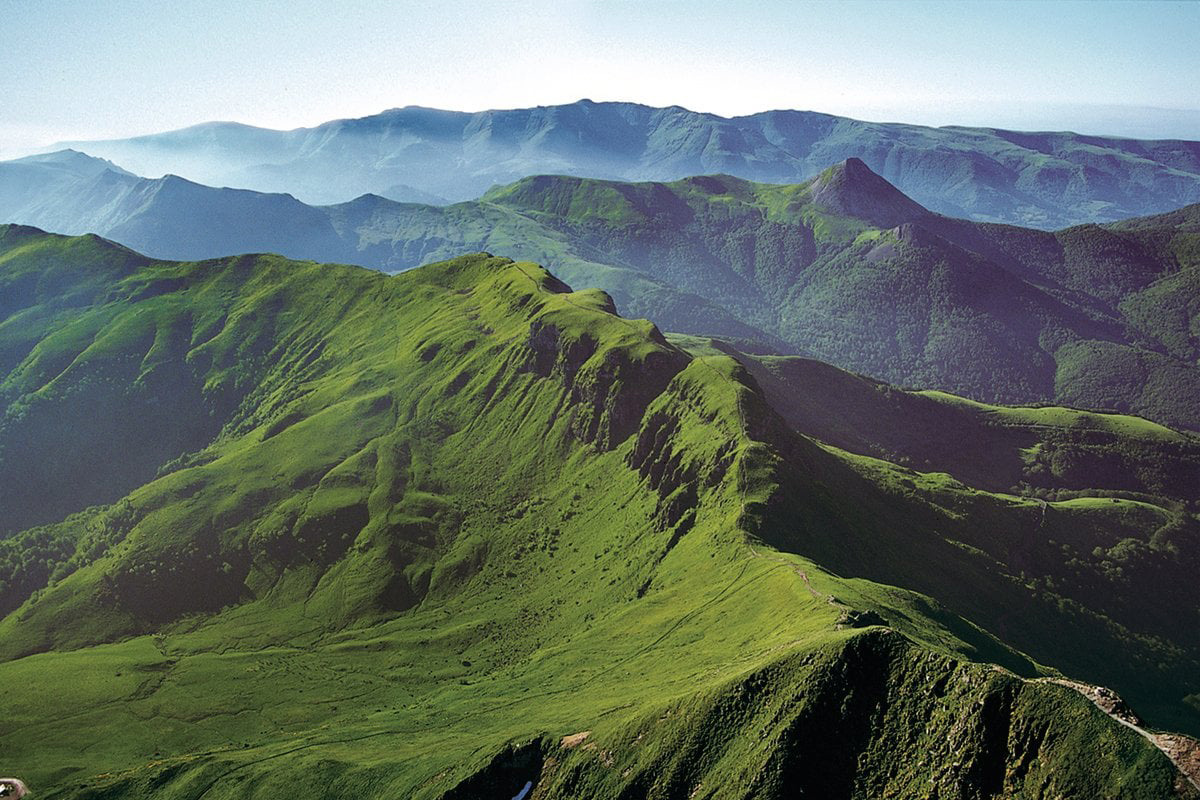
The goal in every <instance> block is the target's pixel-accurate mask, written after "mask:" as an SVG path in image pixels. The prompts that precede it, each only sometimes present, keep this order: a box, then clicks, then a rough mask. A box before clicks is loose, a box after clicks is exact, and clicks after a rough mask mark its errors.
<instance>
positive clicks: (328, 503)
mask: <svg viewBox="0 0 1200 800" xmlns="http://www.w3.org/2000/svg"><path fill="white" fill-rule="evenodd" d="M2 230H3V235H2V236H3V238H2V240H0V247H2V249H3V256H2V257H0V271H2V274H3V275H4V276H5V280H6V281H9V282H10V283H9V285H10V286H15V287H21V288H20V291H11V292H7V293H5V294H4V295H3V296H4V297H6V298H8V297H15V298H16V300H15V301H13V302H12V303H11V306H10V307H6V309H5V313H6V314H7V315H8V317H7V318H8V319H9V320H14V319H15V320H24V324H23V325H15V324H14V325H11V326H9V332H8V334H6V335H8V336H10V337H12V338H11V339H9V340H8V341H10V344H9V345H7V349H6V351H5V352H6V353H8V355H7V356H6V358H7V360H6V362H5V367H4V369H5V375H6V378H5V381H6V383H5V384H4V385H5V386H6V387H11V388H9V389H7V390H6V391H8V392H9V394H6V395H5V403H6V405H5V408H4V417H3V419H4V424H3V425H2V426H0V446H2V447H3V449H2V450H0V467H2V468H3V469H5V470H8V471H9V473H8V474H10V475H15V474H16V473H17V472H18V469H17V467H16V466H15V464H14V461H13V459H14V458H19V463H20V465H21V466H22V467H23V468H24V469H25V470H27V471H30V472H31V473H32V474H46V475H55V476H57V479H58V480H61V482H62V484H63V485H62V487H61V490H60V492H59V494H58V497H57V500H56V505H55V507H54V508H53V509H50V508H45V509H39V508H37V507H36V503H32V502H31V503H29V506H31V507H24V508H23V507H19V506H15V505H10V503H11V501H10V499H9V497H10V496H9V495H8V494H5V496H4V500H3V501H2V502H3V503H4V506H3V507H2V509H0V510H2V511H3V514H2V516H4V517H5V518H10V517H11V516H12V515H13V514H14V513H22V514H25V515H27V517H28V518H29V519H30V520H32V522H30V523H29V524H38V523H40V522H43V521H44V522H45V524H43V525H40V527H32V528H28V529H26V530H20V531H18V532H15V533H10V534H9V535H8V536H7V537H6V538H5V539H3V540H2V541H0V555H2V556H3V561H2V562H0V568H3V569H4V570H5V573H4V575H6V576H7V577H4V578H2V580H3V583H2V584H0V601H2V602H3V603H4V604H5V606H4V610H5V611H8V610H9V609H11V611H10V613H7V615H6V616H5V617H4V618H3V620H2V621H0V656H2V657H3V659H4V660H3V662H0V693H2V696H3V698H4V702H5V706H6V710H7V713H8V720H9V724H8V725H6V727H5V730H4V731H3V732H0V747H3V749H4V752H5V754H6V757H7V759H8V760H7V761H6V764H7V765H8V766H7V767H6V768H7V769H11V770H13V771H15V772H18V773H20V774H22V775H23V776H25V777H27V778H29V779H30V781H31V785H33V786H34V787H35V791H37V792H38V793H39V795H42V794H45V795H46V796H55V797H89V798H99V797H104V798H115V797H144V796H151V795H152V796H154V797H166V798H172V797H179V798H189V799H190V800H194V798H198V797H207V798H219V797H231V798H232V797H239V798H244V797H263V798H268V797H278V796H279V795H280V793H285V792H288V791H290V789H289V788H288V787H294V786H295V785H296V783H297V781H299V782H301V783H302V784H303V785H305V786H309V787H316V788H315V789H314V790H313V791H315V792H316V793H317V794H318V795H319V796H322V797H337V796H347V795H349V794H354V795H360V796H414V797H494V796H510V797H511V796H513V795H516V794H517V793H519V792H520V791H521V789H522V787H523V786H524V785H525V783H526V782H529V783H532V784H536V793H537V795H536V796H539V797H548V798H552V797H564V798H565V797H579V796H614V797H615V796H652V797H684V796H689V797H756V798H767V797H782V796H790V795H791V794H794V793H795V792H796V791H804V792H808V793H812V794H817V795H824V796H831V795H832V796H856V797H868V796H872V797H873V796H880V795H885V794H889V793H891V794H896V795H900V796H915V795H922V794H926V793H928V792H929V791H930V788H929V787H930V786H931V785H932V786H933V787H936V788H937V791H938V792H939V794H947V795H955V796H964V797H989V796H995V795H1020V794H1033V793H1035V792H1037V793H1042V794H1047V793H1048V794H1052V795H1056V796H1059V795H1061V796H1079V797H1093V796H1099V795H1105V796H1114V797H1131V798H1133V797H1138V798H1141V797H1169V796H1176V791H1177V789H1176V784H1177V782H1178V781H1179V776H1178V774H1177V773H1176V771H1175V770H1174V768H1173V766H1172V765H1171V763H1170V762H1169V761H1168V760H1167V759H1166V757H1165V756H1164V755H1163V754H1162V753H1161V752H1159V751H1158V750H1157V749H1155V748H1154V747H1153V746H1152V745H1151V744H1150V743H1149V742H1147V741H1146V740H1145V739H1143V738H1141V737H1140V736H1139V735H1138V734H1137V733H1136V732H1134V731H1131V730H1129V729H1128V728H1125V727H1123V726H1121V725H1118V724H1117V723H1116V722H1114V721H1113V720H1111V719H1110V718H1109V717H1107V716H1105V715H1104V714H1103V713H1102V712H1101V711H1100V710H1099V709H1097V708H1096V707H1095V706H1093V705H1092V704H1091V703H1090V702H1089V701H1088V700H1086V699H1084V698H1083V697H1082V696H1081V695H1079V694H1077V693H1076V692H1074V691H1073V690H1071V689H1068V688H1064V687H1062V686H1057V685H1053V684H1049V683H1044V682H1032V681H1029V680H1027V679H1030V678H1034V677H1036V676H1038V675H1045V674H1050V673H1051V672H1052V670H1053V669H1055V668H1061V669H1064V670H1068V671H1069V672H1070V673H1071V674H1073V675H1076V676H1078V677H1081V678H1083V679H1087V680H1097V681H1103V682H1106V683H1109V684H1110V685H1112V686H1114V688H1116V689H1118V690H1119V691H1122V692H1123V693H1124V694H1126V696H1127V697H1128V698H1129V699H1130V700H1131V701H1132V702H1133V703H1134V704H1135V706H1136V707H1137V708H1138V709H1139V710H1140V711H1142V712H1143V713H1145V714H1146V715H1147V716H1149V718H1150V720H1151V722H1152V723H1154V724H1158V725H1167V726H1172V727H1177V728H1182V729H1185V730H1190V731H1193V732H1194V731H1197V730H1198V729H1200V724H1198V723H1200V709H1196V708H1195V707H1194V705H1190V703H1194V695H1195V694H1196V693H1197V692H1198V691H1200V686H1197V685H1196V684H1195V676H1196V675H1197V674H1200V672H1198V671H1197V653H1198V652H1200V646H1198V643H1197V641H1196V633H1195V632H1196V630H1197V627H1196V625H1195V624H1194V620H1190V619H1188V618H1186V615H1185V613H1184V612H1181V611H1179V609H1193V610H1194V609H1195V608H1196V607H1197V605H1196V602H1195V600H1196V598H1195V596H1194V589H1193V588H1191V587H1193V586H1194V583H1193V582H1192V581H1190V580H1189V576H1190V575H1192V574H1194V569H1195V566H1196V563H1195V562H1196V550H1195V544H1194V543H1195V541H1196V537H1195V532H1196V526H1195V521H1194V519H1193V518H1191V517H1190V516H1188V515H1187V514H1185V513H1182V512H1176V511H1172V510H1171V509H1169V508H1164V507H1162V506H1159V505H1155V504H1154V503H1151V502H1146V501H1139V502H1133V501H1121V502H1120V503H1118V504H1113V503H1112V502H1111V500H1110V499H1108V498H1103V499H1095V498H1082V499H1077V500H1071V501H1066V502H1061V503H1052V504H1050V510H1047V508H1046V506H1045V505H1041V504H1039V503H1037V502H1036V501H1033V500H1026V499H1022V498H1018V497H1013V496H1006V495H1000V494H992V493H987V492H982V491H978V490H975V489H972V488H969V487H967V486H965V485H962V484H959V483H956V482H954V481H952V480H950V479H949V478H948V477H947V476H945V475H939V474H936V473H917V472H913V471H911V470H908V469H905V468H901V467H897V466H894V465H891V464H889V463H887V462H883V461H877V460H873V459H869V458H866V457H864V456H856V455H851V454H849V453H847V452H845V451H843V450H839V449H835V448H832V447H830V446H827V445H822V444H819V443H817V442H814V441H813V440H811V439H809V438H806V437H804V436H801V435H800V434H799V433H797V432H796V431H795V430H794V429H793V428H791V427H790V426H789V425H788V423H787V421H786V420H785V418H784V417H782V416H780V415H779V414H778V413H777V412H776V411H775V410H774V409H773V408H772V406H771V404H770V402H769V401H768V395H767V394H764V390H763V389H762V387H760V385H759V384H758V382H757V381H756V380H755V379H754V377H753V375H752V374H751V373H750V372H748V371H747V369H746V368H745V367H744V366H743V365H742V363H739V361H738V360H737V359H735V358H733V357H731V356H729V355H726V354H723V353H702V354H700V355H693V354H689V353H688V352H686V351H685V350H683V349H680V348H679V347H677V346H675V345H673V344H671V343H670V342H669V341H668V340H666V339H665V338H664V337H663V336H662V335H661V334H660V333H659V332H658V330H657V329H656V328H655V327H654V326H653V325H652V324H650V323H648V322H645V321H637V320H626V319H623V318H621V317H618V316H616V315H614V314H613V313H612V304H611V300H610V299H609V298H608V297H607V296H606V295H604V294H603V293H601V292H597V291H594V290H585V291H579V292H572V291H570V290H569V288H568V287H567V286H566V285H565V284H563V283H561V282H560V281H558V280H557V279H556V278H554V277H553V276H552V275H550V274H549V273H547V272H546V271H545V270H543V269H541V268H540V267H537V266H535V265H533V264H528V263H515V262H512V261H509V260H507V259H500V258H493V257H490V256H487V255H476V256H467V257H463V258H460V259H456V260H453V261H449V262H445V263H441V264H436V265H431V266H428V267H425V268H422V269H420V270H414V271H411V272H408V273H405V274H402V275H399V276H395V277H389V276H385V275H382V274H380V273H377V272H372V271H368V270H363V269H358V268H353V267H342V266H336V265H327V264H325V265H321V264H314V263H311V262H290V261H286V260H284V259H280V258H278V257H274V256H257V257H238V258H231V259H222V260H217V261H209V262H200V263H188V264H180V263H168V262H154V261H150V260H148V259H144V258H141V257H138V256H136V255H135V254H132V253H130V252H129V251H126V250H124V249H122V248H119V247H115V246H113V245H111V244H110V243H107V242H104V241H102V240H97V239H95V238H87V237H85V238H79V239H68V238H62V237H53V236H45V235H42V234H39V233H37V232H35V231H32V230H30V229H20V228H13V227H8V228H4V229H2ZM41 275H45V276H46V278H45V282H44V283H39V280H40V278H39V277H38V276H41ZM50 320H53V321H52V322H51V321H50ZM39 326H40V327H39ZM76 330H78V331H79V332H78V333H72V335H70V336H67V337H65V338H64V337H63V336H62V334H61V332H63V331H69V332H70V331H76ZM17 331H25V333H24V334H23V335H24V338H19V337H18V336H17V333H16V332H17ZM93 396H95V397H101V398H108V399H106V400H104V402H101V403H98V404H95V405H93V404H81V403H80V402H79V401H78V400H76V399H75V398H78V397H83V398H90V397H93ZM152 398H157V401H156V402H151V399H152ZM181 409H182V410H183V411H185V412H186V413H180V412H181ZM127 416H136V418H137V422H138V424H139V425H141V426H144V427H143V429H144V430H157V429H158V428H156V426H161V427H162V429H163V430H172V431H173V430H176V429H177V427H178V426H180V425H182V426H184V427H187V426H188V425H190V424H191V421H192V420H194V419H196V418H200V419H204V420H206V423H205V424H206V425H207V426H208V427H206V428H205V429H204V430H198V429H192V428H187V430H188V434H187V435H186V436H183V435H181V436H180V438H179V439H177V440H176V441H174V442H172V443H171V444H170V446H166V445H163V446H162V447H161V448H160V451H157V452H142V451H139V450H137V449H136V448H134V443H135V440H138V439H140V438H141V437H140V434H139V432H138V431H136V430H135V431H132V432H131V431H130V427H129V426H130V422H129V420H128V419H127ZM172 420H174V423H175V424H171V421H172ZM52 423H53V425H54V427H55V428H56V429H58V430H61V431H62V432H63V433H62V435H63V436H64V437H65V438H66V439H67V441H66V442H65V443H64V446H65V447H69V448H77V449H78V452H79V453H81V454H83V455H84V456H85V457H86V458H91V459H93V460H92V461H89V462H86V463H88V464H90V465H91V468H92V469H93V470H96V471H106V470H107V471H110V472H111V473H112V474H111V475H110V476H108V477H106V479H105V481H103V482H102V483H103V485H102V487H101V488H102V491H100V490H98V489H96V487H95V486H91V487H89V486H86V485H83V484H80V483H79V482H78V481H77V480H75V479H73V478H72V477H71V476H69V475H67V474H63V473H60V472H55V470H65V469H67V468H65V467H61V466H58V465H59V464H60V463H61V462H63V461H64V460H69V459H63V457H62V454H63V452H72V450H63V449H60V448H59V447H58V446H55V447H46V448H41V449H38V448H33V447H29V446H27V444H25V445H23V444H22V443H25V442H28V441H32V440H31V439H30V438H29V437H32V435H33V434H31V433H23V431H35V430H38V426H50V425H51V424H52ZM22 437H26V438H24V439H23V438H22ZM104 442H107V446H108V454H109V461H108V462H107V465H116V467H117V468H115V469H114V468H113V467H112V466H106V463H105V462H102V461H100V460H99V459H100V455H99V454H100V450H101V445H102V444H103V443H104ZM18 447H20V449H19V451H18V450H17V449H16V448H18ZM176 451H178V452H176ZM93 453H94V454H95V455H91V454H93ZM127 454H129V455H130V457H129V459H128V461H129V465H125V463H124V462H125V461H126V455H127ZM156 462H157V463H156ZM144 469H145V470H149V469H153V470H155V474H154V475H151V476H149V477H146V476H145V474H144ZM39 470H40V471H41V472H40V473H38V472H37V471H39ZM76 489H78V491H76ZM96 503H99V504H100V505H94V504H96ZM39 515H40V516H39ZM1039 520H1040V522H1039ZM21 525H25V523H21ZM12 527H20V526H12ZM931 564H936V565H938V568H937V569H936V570H931V569H930V568H929V566H930V565H931ZM1172 610H1174V611H1175V613H1174V614H1172V613H1171V611H1172ZM985 629H986V630H985ZM989 631H990V632H989ZM993 665H996V666H993ZM1189 697H1191V698H1193V699H1190V700H1189V699H1187V698H1189ZM835 743H836V747H834V746H833V745H834V744H835ZM1183 791H1184V795H1185V796H1188V795H1187V792H1189V791H1190V789H1185V790H1183ZM506 793H507V794H506Z"/></svg>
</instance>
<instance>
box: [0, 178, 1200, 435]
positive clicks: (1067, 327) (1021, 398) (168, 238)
mask: <svg viewBox="0 0 1200 800" xmlns="http://www.w3.org/2000/svg"><path fill="white" fill-rule="evenodd" d="M81 159H82V162H81ZM93 161H94V160H88V159H86V158H85V157H82V156H80V157H78V158H72V159H70V165H71V168H72V169H75V170H76V171H77V172H79V173H80V178H79V187H78V190H77V191H70V192H64V191H63V190H62V188H61V186H59V183H58V182H57V180H58V179H57V178H53V179H52V176H50V175H49V174H48V175H47V177H46V187H47V188H46V191H45V192H44V193H41V194H37V193H35V195H36V198H37V201H36V202H32V201H31V202H27V203H25V204H24V205H21V204H19V203H18V204H15V205H12V206H9V207H0V214H7V215H9V218H11V219H18V220H22V221H25V222H29V223H32V224H37V225H49V226H50V227H55V226H56V225H59V224H60V223H61V224H63V225H65V227H59V228H58V229H59V230H62V231H64V232H74V233H82V232H85V231H89V230H94V231H97V232H100V233H102V234H104V235H107V236H112V237H114V238H115V239H116V240H118V241H121V242H122V243H124V244H126V245H128V246H131V247H134V248H135V249H137V250H139V251H140V252H146V253H148V254H150V255H152V256H155V257H173V258H200V257H208V256H214V255H219V254H224V253H228V252H237V251H241V250H249V251H259V250H272V251H274V250H280V251H282V252H283V253H284V254H285V255H289V256H292V257H306V258H313V259H317V260H337V261H345V262H348V263H358V264H363V265H366V266H375V267H380V268H382V269H387V270H399V269H405V268H409V267H412V266H416V265H418V264H422V263H428V262H432V261H437V260H440V259H444V258H450V257H452V256H454V255H456V254H458V253H460V252H463V251H464V250H486V251H488V252H496V253H502V254H504V255H506V256H510V257H514V258H522V259H528V260H532V261H536V262H538V263H541V264H545V265H546V266H547V267H548V268H550V269H552V270H553V271H554V272H555V274H558V275H561V276H562V277H563V278H564V279H565V280H567V281H569V282H571V283H573V284H576V285H587V286H598V287H601V288H603V289H605V290H606V291H608V292H609V293H610V294H611V295H612V297H613V299H614V300H615V301H616V303H617V307H618V308H619V309H620V310H621V311H622V312H623V313H628V314H630V315H635V316H645V317H648V318H650V319H653V320H654V321H655V322H656V323H658V324H659V325H661V326H663V327H664V328H665V329H668V330H674V331H679V332H683V333H692V334H705V335H714V336H720V337H722V338H725V339H728V340H733V341H737V342H738V343H740V344H741V346H742V347H743V348H748V349H756V350H758V351H760V352H761V351H776V352H791V353H801V354H805V355H811V356H814V357H817V358H819V359H821V360H824V361H828V362H831V363H834V364H837V365H838V366H841V367H845V368H849V369H853V370H855V371H858V372H863V373H866V374H870V375H872V376H874V377H876V378H880V379H883V380H886V381H888V382H890V383H893V384H896V385H901V386H914V387H924V388H937V389H942V390H946V391H951V392H955V393H958V394H963V395H966V396H969V397H972V398H974V399H976V400H980V401H983V402H1001V403H1059V404H1067V405H1073V406H1081V407H1085V408H1094V409H1102V410H1108V411H1118V412H1121V413H1134V414H1139V415H1143V416H1147V417H1150V418H1152V419H1154V420H1156V421H1158V422H1161V423H1165V424H1169V425H1173V426H1176V427H1186V428H1190V429H1193V430H1195V429H1198V428H1200V405H1198V401H1197V398H1198V397H1200V373H1197V370H1196V364H1197V363H1198V360H1200V350H1197V346H1196V341H1198V340H1197V330H1200V329H1198V328H1197V323H1196V320H1197V319H1198V318H1200V317H1198V315H1200V311H1197V309H1196V308H1195V307H1194V306H1195V301H1194V298H1195V296H1196V292H1195V291H1194V290H1195V289H1196V288H1197V287H1196V283H1197V280H1198V279H1197V277H1196V275H1197V274H1198V273H1197V268H1198V266H1200V261H1197V259H1198V258H1200V233H1197V232H1196V230H1195V227H1196V226H1195V225H1194V224H1191V223H1190V222H1189V220H1191V217H1194V216H1195V209H1194V208H1187V209H1182V210H1180V211H1177V212H1173V213H1172V214H1167V215H1160V216H1158V217H1151V218H1146V219H1142V220H1130V221H1127V222H1125V223H1122V224H1120V225H1116V226H1110V227H1099V226H1096V225H1085V226H1081V227H1077V228H1069V229H1065V230H1062V231H1058V232H1056V233H1045V232H1042V231H1037V230H1031V229H1026V228H1016V227H1011V226H1002V225H991V224H980V223H974V222H969V221H965V220H961V219H953V218H949V217H942V216H938V215H936V214H932V213H930V212H928V211H926V210H925V209H924V208H922V207H921V206H919V205H917V204H916V203H915V202H914V201H912V200H911V199H909V198H908V197H906V196H904V195H903V194H901V193H900V192H899V191H898V190H897V189H896V188H895V187H893V186H892V185H890V184H889V183H887V181H885V180H883V179H882V178H881V177H880V176H878V175H876V174H875V173H873V172H872V171H871V170H870V169H869V168H868V167H867V166H866V164H865V163H863V162H861V161H858V160H855V159H850V160H847V161H846V162H844V163H842V164H838V165H835V166H834V167H831V168H829V169H827V170H825V171H824V172H822V173H820V174H819V175H817V176H816V177H814V178H813V179H812V180H811V181H809V182H806V183H803V184H790V185H774V184H756V183H751V182H748V181H744V180H741V179H738V178H732V177H729V176H719V175H718V176H706V177H696V178H687V179H684V180H681V181H677V182H674V183H668V184H662V183H636V184H628V183H620V182H613V181H599V180H593V179H583V178H573V177H566V176H537V177H531V178H526V179H523V180H521V181H518V182H517V183H515V184H512V185H509V186H504V187H498V188H495V189H493V190H492V191H490V192H488V193H487V194H486V195H485V196H484V197H483V198H482V199H480V200H478V201H474V202H470V203H460V204H456V205H452V206H446V207H434V206H425V205H416V204H400V203H393V202H391V201H388V200H385V199H383V198H381V197H375V196H365V197H361V198H359V199H357V200H355V201H353V202H350V203H345V204H342V205H338V206H331V207H326V208H313V207H310V206H305V205H303V204H302V203H299V202H298V201H296V200H294V199H293V198H291V197H288V196H284V195H262V194H256V193H253V192H244V191H234V190H229V189H211V188H208V187H203V186H198V185H196V184H190V183H188V182H186V181H183V180H181V179H178V178H173V177H169V178H164V179H161V180H158V181H146V180H141V179H137V178H134V177H132V176H128V175H118V174H116V173H114V172H112V171H100V172H99V174H96V171H97V170H98V169H99V166H98V165H97V164H96V163H93ZM15 166H18V165H16V164H8V165H0V172H2V171H3V169H4V168H10V169H11V168H13V167H15ZM20 166H21V168H22V169H25V170H28V169H30V168H31V165H28V164H22V165H20ZM46 169H47V170H48V169H49V167H46ZM55 169H56V170H57V171H56V172H55V173H54V175H57V174H58V172H61V170H62V169H64V168H63V167H61V166H56V167H55ZM55 198H58V200H57V201H56V200H55ZM56 202H57V203H58V205H56ZM64 204H65V205H64Z"/></svg>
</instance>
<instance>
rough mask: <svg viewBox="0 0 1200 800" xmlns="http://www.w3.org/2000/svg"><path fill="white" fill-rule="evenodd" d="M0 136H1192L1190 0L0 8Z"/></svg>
mask: <svg viewBox="0 0 1200 800" xmlns="http://www.w3.org/2000/svg"><path fill="white" fill-rule="evenodd" d="M6 6H7V8H6V11H5V17H6V20H5V25H4V31H3V33H0V103H2V104H3V105H0V152H3V153H5V154H7V155H12V154H14V153H16V152H17V151H21V150H29V149H33V148H37V147H43V146H46V145H49V144H51V143H53V142H56V141H61V140H68V139H90V138H104V137H115V136H129V135H135V134H138V133H148V132H155V131H161V130H167V129H172V128H178V127H183V126H186V125H190V124H194V123H198V122H204V121H208V120H215V119H223V120H236V121H240V122H246V123H250V124H255V125H261V126H266V127H274V128H292V127H298V126H306V125H314V124H317V123H319V122H322V121H326V120H329V119H335V118H339V117H355V116H364V115H367V114H372V113H376V112H378V111H380V110H383V109H385V108H390V107H396V106H402V105H408V104H420V105H428V106H435V107H440V108H451V109H459V110H479V109H484V108H513V107H524V106H532V105H538V104H553V103H563V102H571V101H574V100H577V99H579V98H580V97H589V98H591V99H594V100H630V101H637V102H643V103H647V104H651V105H671V104H679V105H683V106H686V107H688V108H692V109H694V110H699V111H711V112H715V113H719V114H723V115H736V114H744V113H751V112H754V111H759V110H764V109H770V108H800V109H814V110H820V111H826V112H830V113H835V114H844V115H848V116H855V117H859V118H865V119H875V120H888V121H905V122H916V123H925V124H933V125H943V124H970V125H993V126H1003V127H1011V128H1021V129H1074V130H1081V131H1086V132H1094V133H1112V134H1124V135H1132V136H1139V137H1161V138H1167V137H1178V138H1192V139H1197V138H1200V111H1197V110H1196V109H1200V89H1198V87H1197V82H1196V81H1195V80H1193V78H1194V77H1195V76H1196V75H1200V50H1198V49H1197V48H1196V47H1195V46H1194V44H1195V42H1194V39H1195V34H1196V32H1197V31H1200V4H1197V3H1149V2H1146V3H1119V2H1111V3H1075V2H1061V3H938V2H929V3H912V4H903V5H901V4H892V3H878V2H844V3H790V2H789V3H784V2H762V3H755V4H743V3H717V2H694V1H693V2H657V3H629V2H547V3H540V2H532V3H521V4H505V3H474V2H471V3H468V2H437V3H424V2H409V3H393V2H385V0H355V1H353V2H345V3H341V4H338V6H337V7H336V9H337V10H336V11H332V10H331V7H329V6H327V5H326V4H323V3H319V2H315V1H314V0H299V1H298V2H291V3H286V4H282V3H263V4H246V3H241V2H233V0H213V1H212V2H203V3H201V2H177V3H170V4H164V3H156V2H146V1H145V0H116V1H115V2H107V3H103V4H100V3H91V2H82V0H77V1H76V2H62V3H56V4H53V5H52V4H45V3H37V2H20V1H18V2H16V3H8V4H6Z"/></svg>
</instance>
